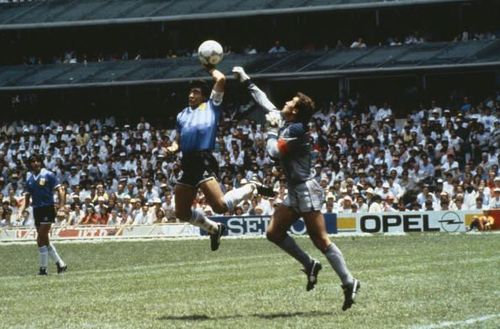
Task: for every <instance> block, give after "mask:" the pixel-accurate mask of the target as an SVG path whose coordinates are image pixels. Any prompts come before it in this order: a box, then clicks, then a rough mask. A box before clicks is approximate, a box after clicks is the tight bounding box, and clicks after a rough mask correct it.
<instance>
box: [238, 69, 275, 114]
mask: <svg viewBox="0 0 500 329" xmlns="http://www.w3.org/2000/svg"><path fill="white" fill-rule="evenodd" d="M233 73H234V75H235V76H236V78H237V79H239V80H240V82H242V83H244V84H246V86H247V88H248V91H249V92H250V95H252V98H253V99H254V100H255V102H256V103H257V104H259V105H260V106H261V107H262V108H263V109H264V111H265V112H266V113H267V112H272V111H279V110H278V109H277V108H276V106H274V104H273V103H271V101H270V100H269V98H267V95H266V94H265V93H264V92H263V91H262V90H260V88H259V87H257V85H255V83H253V82H252V81H251V80H250V77H249V76H248V75H247V74H246V72H245V70H244V69H243V68H242V67H241V66H235V67H233Z"/></svg>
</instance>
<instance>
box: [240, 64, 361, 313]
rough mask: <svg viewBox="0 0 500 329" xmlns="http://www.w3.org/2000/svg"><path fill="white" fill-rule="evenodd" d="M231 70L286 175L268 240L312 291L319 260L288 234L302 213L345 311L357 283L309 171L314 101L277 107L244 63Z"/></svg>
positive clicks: (302, 99) (301, 96) (299, 97)
mask: <svg viewBox="0 0 500 329" xmlns="http://www.w3.org/2000/svg"><path fill="white" fill-rule="evenodd" d="M233 73H234V74H235V76H236V78H237V79H239V81H240V82H242V83H243V84H245V85H246V87H247V88H248V90H249V92H250V94H251V96H252V98H253V99H254V100H255V102H257V104H259V105H260V106H261V107H262V108H263V109H264V110H265V111H266V112H268V113H267V115H266V119H267V122H268V125H269V129H268V135H267V145H266V148H267V151H268V152H269V154H270V156H271V157H272V158H273V159H275V160H278V159H279V161H280V164H281V167H282V169H283V170H284V172H285V175H286V178H287V188H288V195H287V197H286V200H285V201H284V202H283V204H281V205H280V206H279V207H278V208H277V209H276V210H275V212H274V215H273V216H272V218H271V222H270V223H269V226H268V228H267V232H266V235H267V238H268V240H270V241H271V242H273V243H275V244H276V245H277V246H278V247H280V248H281V249H283V250H284V251H285V252H287V253H288V254H289V255H290V256H292V257H293V258H295V259H296V260H297V261H299V262H300V263H301V264H302V265H303V266H304V270H303V271H304V272H305V274H306V275H307V286H306V289H307V290H311V289H313V288H314V285H315V284H316V282H317V276H318V272H319V271H320V270H321V263H320V262H319V261H317V260H315V259H313V258H312V257H311V256H310V255H309V254H307V253H306V252H305V251H304V250H302V249H301V248H300V247H299V246H298V245H297V244H296V242H295V241H294V239H293V238H292V237H291V236H289V235H288V234H287V231H288V230H289V229H290V226H291V225H292V224H293V223H294V222H295V221H296V220H298V219H299V218H300V217H302V218H303V219H304V222H305V225H306V227H307V232H308V234H309V236H310V238H311V240H312V242H313V243H314V245H315V246H316V248H318V249H319V250H320V251H321V252H322V253H323V254H324V255H325V257H326V258H327V260H328V262H329V263H330V265H331V266H332V268H333V270H334V271H335V272H336V273H337V275H338V276H339V277H340V280H341V281H342V289H343V291H344V304H343V306H342V309H343V310H344V311H345V310H347V309H348V308H350V307H351V306H352V304H353V303H354V299H355V297H356V293H357V292H358V289H359V288H360V282H359V281H358V280H356V279H355V278H354V277H353V276H352V275H351V273H350V272H349V270H348V268H347V266H346V263H345V260H344V257H343V255H342V252H341V251H340V250H339V248H337V246H336V245H335V244H334V243H332V242H331V241H330V239H329V237H328V234H327V231H326V227H325V219H324V217H323V214H322V213H321V211H320V210H321V207H322V204H323V202H324V200H325V197H324V191H323V189H322V188H321V186H319V184H318V182H317V181H316V180H315V179H314V175H313V174H312V171H311V144H310V141H309V134H308V123H309V120H310V118H311V116H312V115H313V113H314V102H313V101H312V100H311V98H309V97H308V96H306V95H305V94H303V93H300V92H299V93H297V94H296V95H295V96H294V97H293V98H292V99H291V100H289V101H288V102H286V103H285V105H284V106H283V109H282V110H281V111H279V110H277V109H276V106H274V105H273V104H272V103H271V102H270V101H269V99H268V98H267V96H266V94H265V93H264V92H262V91H261V90H260V89H259V88H258V87H257V86H256V85H255V84H254V83H253V82H252V81H251V80H250V77H249V76H248V75H247V74H246V73H245V71H244V70H243V68H242V67H239V66H237V67H234V68H233ZM282 121H284V122H283V124H282V123H281V122H282ZM280 126H281V127H280Z"/></svg>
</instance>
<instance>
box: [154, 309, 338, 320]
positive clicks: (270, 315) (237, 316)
mask: <svg viewBox="0 0 500 329" xmlns="http://www.w3.org/2000/svg"><path fill="white" fill-rule="evenodd" d="M332 315H334V312H319V311H312V312H281V313H257V314H248V315H241V314H235V315H227V316H208V315H205V314H189V315H164V316H161V317H159V318H158V320H162V321H171V320H178V321H210V320H228V319H241V318H250V317H256V318H261V319H266V320H273V319H279V318H291V317H294V316H300V317H315V316H332Z"/></svg>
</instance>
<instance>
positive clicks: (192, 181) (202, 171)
mask: <svg viewBox="0 0 500 329" xmlns="http://www.w3.org/2000/svg"><path fill="white" fill-rule="evenodd" d="M181 168H182V177H181V178H180V179H179V181H178V183H179V184H183V185H188V186H192V187H198V186H199V185H200V184H201V183H203V182H206V181H208V180H210V179H212V178H215V179H217V178H218V176H219V163H218V162H217V160H216V159H215V157H214V156H213V155H212V152H211V151H196V152H191V153H187V154H183V155H182V159H181Z"/></svg>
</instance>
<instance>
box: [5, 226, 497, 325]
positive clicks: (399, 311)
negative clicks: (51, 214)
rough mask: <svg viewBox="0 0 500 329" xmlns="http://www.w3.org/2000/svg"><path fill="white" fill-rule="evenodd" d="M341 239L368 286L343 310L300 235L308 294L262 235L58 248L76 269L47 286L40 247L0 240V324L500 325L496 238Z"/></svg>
mask: <svg viewBox="0 0 500 329" xmlns="http://www.w3.org/2000/svg"><path fill="white" fill-rule="evenodd" d="M335 241H336V243H337V244H338V246H339V247H340V248H341V250H342V251H343V253H344V255H345V257H346V259H347V262H348V265H349V266H350V268H351V270H352V272H353V273H354V274H355V275H356V276H357V277H358V278H359V279H360V280H361V282H362V290H361V292H360V294H359V296H358V301H357V304H355V305H354V306H353V308H352V309H351V310H349V311H347V312H343V311H342V310H341V305H342V300H343V297H342V292H341V289H340V286H339V281H338V279H337V278H336V276H335V275H334V273H333V271H332V270H331V269H330V268H329V266H327V265H328V263H327V262H326V259H324V258H323V257H322V255H321V254H320V253H319V252H318V251H317V250H316V249H314V247H313V246H312V244H311V243H310V242H309V240H308V239H305V238H299V239H298V243H299V244H300V245H302V246H304V248H305V249H306V250H308V251H310V252H311V253H312V254H313V256H315V257H317V258H318V259H319V260H321V261H322V263H323V265H324V266H323V267H324V269H323V271H322V272H321V273H320V277H319V282H318V285H317V286H316V289H315V290H313V291H311V292H306V291H305V276H304V275H303V274H302V273H301V272H300V271H299V268H300V266H299V264H298V263H296V262H295V261H294V260H293V259H291V258H290V257H288V256H287V255H286V254H285V253H283V252H281V250H279V249H278V248H276V247H274V246H273V245H272V244H271V243H269V242H267V241H266V240H264V239H241V240H233V239H226V240H224V241H223V243H222V245H221V249H220V250H219V251H217V252H211V251H210V248H209V241H208V239H207V240H193V241H190V240H182V241H181V240H179V241H158V240H156V241H146V242H140V241H136V242H132V241H129V242H105V243H84V244H62V243H61V244H59V245H57V247H58V250H59V251H60V254H61V255H62V256H63V258H64V259H65V260H66V262H67V263H68V265H69V271H68V272H67V273H66V274H65V275H63V276H58V275H57V274H55V266H54V267H51V268H50V275H49V277H45V278H37V277H35V276H34V274H35V272H36V271H37V262H38V258H37V257H38V255H37V249H36V247H35V245H34V244H30V245H6V244H3V245H0V263H1V267H0V328H253V329H257V328H347V329H351V328H369V329H376V328H384V329H385V328H425V326H430V325H438V324H441V327H443V323H444V322H447V321H448V322H457V323H455V324H453V325H450V326H445V327H446V328H499V327H500V274H499V273H500V256H499V254H498V252H499V250H500V235H498V234H472V235H465V234H460V235H447V234H417V235H410V236H376V237H363V238H360V237H357V238H346V237H343V238H336V239H335ZM482 316H490V318H489V319H487V320H484V321H479V322H474V323H467V322H465V321H466V320H468V319H477V318H480V317H482ZM441 327H439V328H441ZM436 328H438V327H436Z"/></svg>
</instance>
